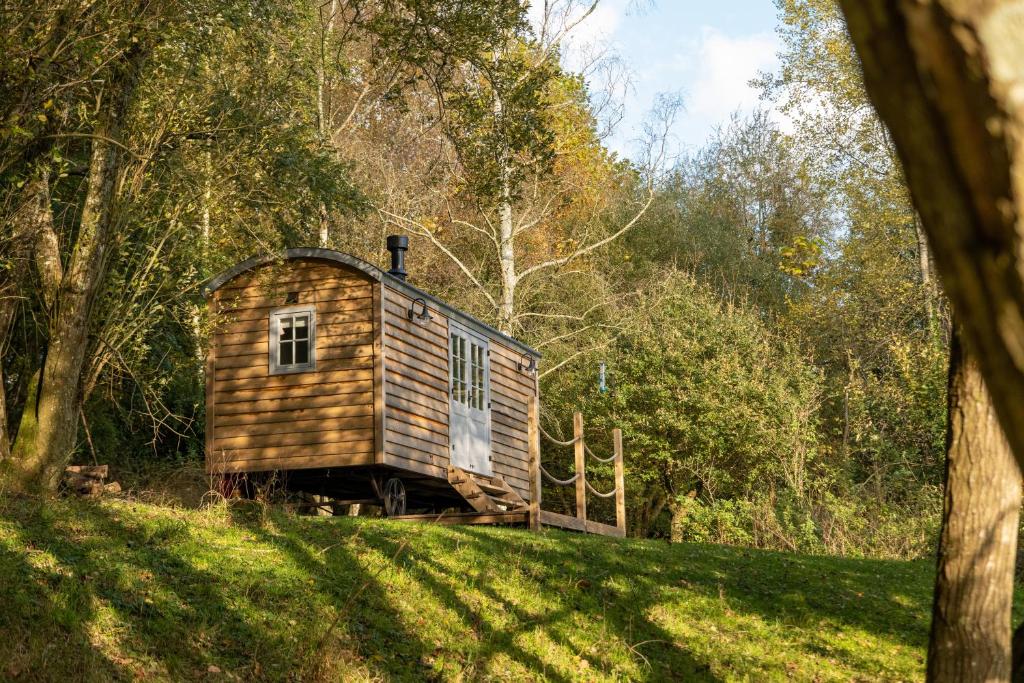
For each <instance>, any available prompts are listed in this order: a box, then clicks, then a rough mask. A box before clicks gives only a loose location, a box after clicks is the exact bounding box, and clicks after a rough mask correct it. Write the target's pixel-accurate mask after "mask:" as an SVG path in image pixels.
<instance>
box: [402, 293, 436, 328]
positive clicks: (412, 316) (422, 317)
mask: <svg viewBox="0 0 1024 683" xmlns="http://www.w3.org/2000/svg"><path fill="white" fill-rule="evenodd" d="M416 304H419V305H420V306H421V307H422V310H421V311H420V312H419V313H417V312H416ZM408 314H409V320H412V321H414V322H418V323H419V324H421V325H426V324H427V323H429V322H430V321H431V320H433V319H434V316H432V315H430V310H429V309H428V308H427V302H426V300H425V299H423V297H419V298H416V299H413V300H412V304H410V305H409V310H408Z"/></svg>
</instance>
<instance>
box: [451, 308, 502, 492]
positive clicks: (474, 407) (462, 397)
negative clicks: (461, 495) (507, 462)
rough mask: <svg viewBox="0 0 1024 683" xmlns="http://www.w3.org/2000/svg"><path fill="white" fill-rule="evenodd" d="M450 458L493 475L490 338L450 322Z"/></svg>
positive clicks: (457, 462)
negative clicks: (488, 340) (488, 342)
mask: <svg viewBox="0 0 1024 683" xmlns="http://www.w3.org/2000/svg"><path fill="white" fill-rule="evenodd" d="M448 329H449V332H450V336H449V342H448V343H449V351H448V360H449V363H448V367H449V372H448V374H449V382H448V384H449V397H450V402H449V406H450V407H449V410H448V416H449V417H448V421H449V432H450V440H451V445H450V452H449V453H450V457H451V463H452V465H454V466H455V467H460V468H462V469H464V470H469V471H471V472H476V473H477V474H486V475H491V474H492V473H493V472H492V470H491V389H490V386H491V368H490V360H489V358H488V347H487V340H486V339H484V338H483V337H482V336H480V335H477V334H476V333H474V332H470V331H469V330H467V329H466V328H464V327H462V326H461V325H459V324H458V323H454V322H450V321H449V323H448Z"/></svg>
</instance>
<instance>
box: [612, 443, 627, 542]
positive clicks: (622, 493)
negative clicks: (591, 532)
mask: <svg viewBox="0 0 1024 683" xmlns="http://www.w3.org/2000/svg"><path fill="white" fill-rule="evenodd" d="M612 441H613V442H614V445H615V526H616V527H618V529H619V531H621V532H622V533H623V535H625V533H626V473H625V465H624V464H623V462H622V430H621V429H618V428H616V429H613V430H612Z"/></svg>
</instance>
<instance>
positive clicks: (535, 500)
mask: <svg viewBox="0 0 1024 683" xmlns="http://www.w3.org/2000/svg"><path fill="white" fill-rule="evenodd" d="M539 420H540V406H539V403H538V401H537V397H536V396H531V397H530V403H529V405H528V407H527V415H526V434H527V439H529V441H530V443H529V449H530V529H531V530H532V531H540V496H541V493H540V422H539Z"/></svg>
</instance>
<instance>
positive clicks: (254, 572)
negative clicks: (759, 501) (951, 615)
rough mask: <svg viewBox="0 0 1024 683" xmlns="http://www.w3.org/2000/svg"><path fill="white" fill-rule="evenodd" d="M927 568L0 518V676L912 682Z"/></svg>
mask: <svg viewBox="0 0 1024 683" xmlns="http://www.w3.org/2000/svg"><path fill="white" fill-rule="evenodd" d="M932 577H933V569H932V565H931V562H924V561H922V562H894V561H880V560H854V559H841V558H831V557H808V556H800V555H790V554H782V553H772V552H761V551H754V550H745V549H740V548H731V547H721V546H711V545H679V546H671V545H668V544H666V543H664V542H656V541H633V540H630V541H617V540H614V539H607V538H599V537H593V536H580V535H573V534H569V533H562V532H558V531H547V532H544V533H543V534H530V533H528V532H526V531H523V530H518V529H499V528H485V527H438V526H428V525H415V524H411V523H396V522H388V521H386V520H373V519H352V518H343V517H341V518H323V517H320V518H316V517H296V516H291V515H287V514H284V513H279V512H268V511H266V510H265V509H263V508H259V507H257V506H253V505H240V506H232V507H216V508H211V509H209V510H204V511H190V510H184V509H176V508H166V507H158V506H154V505H145V504H141V503H128V502H118V501H105V502H96V501H85V500H57V501H51V502H47V503H46V504H45V505H44V504H42V503H41V502H40V501H35V500H31V499H29V500H11V499H7V500H5V501H4V500H0V587H2V590H0V600H2V601H3V602H2V603H0V678H15V679H17V678H19V677H20V678H22V679H25V680H61V681H63V680H110V679H112V678H116V679H136V678H146V679H149V680H165V679H171V680H183V679H187V680H196V679H204V678H205V679H209V680H302V681H306V680H465V681H472V680H507V681H523V680H551V681H576V680H586V681H590V680H652V681H654V680H658V681H660V680H666V679H668V680H685V681H689V680H752V681H762V680H781V679H797V680H821V681H826V680H844V681H849V680H864V681H876V680H912V679H920V678H922V676H923V668H924V654H925V642H926V639H927V631H928V617H929V608H930V592H931V582H932Z"/></svg>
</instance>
